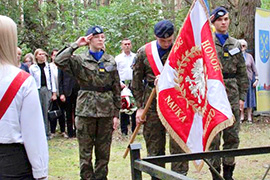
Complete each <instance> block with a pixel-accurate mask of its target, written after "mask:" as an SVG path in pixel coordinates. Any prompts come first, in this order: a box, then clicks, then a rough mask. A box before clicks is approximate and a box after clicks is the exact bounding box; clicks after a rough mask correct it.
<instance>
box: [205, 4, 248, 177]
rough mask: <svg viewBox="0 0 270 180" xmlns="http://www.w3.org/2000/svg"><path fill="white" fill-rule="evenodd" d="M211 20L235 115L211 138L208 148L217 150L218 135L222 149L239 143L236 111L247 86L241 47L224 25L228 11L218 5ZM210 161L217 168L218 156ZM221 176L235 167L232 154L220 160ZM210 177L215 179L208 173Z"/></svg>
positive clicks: (229, 173) (239, 106)
mask: <svg viewBox="0 0 270 180" xmlns="http://www.w3.org/2000/svg"><path fill="white" fill-rule="evenodd" d="M211 22H212V23H213V25H214V26H215V29H216V33H215V35H216V38H215V44H216V50H217V54H218V57H219V59H220V62H221V66H222V73H223V79H224V83H225V86H226V92H227V94H228V99H229V101H230V104H231V107H232V112H233V114H234V116H235V120H236V121H235V122H234V124H233V125H232V126H231V127H229V128H226V129H225V130H223V131H222V132H221V133H219V134H218V135H217V136H216V137H215V139H214V140H213V142H212V144H211V147H210V149H211V150H218V149H219V146H220V138H221V135H222V137H223V140H224V144H223V149H237V148H238V146H239V141H240V140H239V129H240V119H239V117H240V116H239V110H240V109H243V108H244V100H245V97H246V90H247V88H248V77H247V72H246V65H245V61H244V58H243V56H242V53H241V46H240V43H239V42H238V40H237V39H235V38H233V37H231V36H229V34H228V27H229V24H230V19H229V13H228V11H227V10H226V9H225V8H223V7H218V8H216V9H215V10H213V12H212V14H211ZM211 163H212V164H213V166H214V167H215V168H216V169H217V171H218V172H220V171H221V159H220V158H214V159H211ZM222 163H223V177H224V178H225V180H232V179H233V177H232V176H233V171H234V168H235V160H234V157H226V158H223V159H222ZM212 175H213V179H218V177H216V175H215V174H214V173H213V172H212Z"/></svg>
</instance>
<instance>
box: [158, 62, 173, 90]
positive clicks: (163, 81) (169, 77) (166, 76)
mask: <svg viewBox="0 0 270 180" xmlns="http://www.w3.org/2000/svg"><path fill="white" fill-rule="evenodd" d="M169 62H170V60H169V59H168V60H167V61H166V63H165V65H164V70H163V71H164V72H166V73H161V74H160V76H159V78H158V91H159V92H160V91H163V90H164V89H169V88H173V87H174V86H175V85H176V83H175V82H174V79H173V78H174V77H175V75H174V74H175V73H176V71H175V70H174V69H173V68H172V67H171V66H170V64H169Z"/></svg>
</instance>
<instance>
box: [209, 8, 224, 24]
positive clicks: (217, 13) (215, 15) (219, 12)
mask: <svg viewBox="0 0 270 180" xmlns="http://www.w3.org/2000/svg"><path fill="white" fill-rule="evenodd" d="M227 13H228V11H227V9H225V8H224V7H222V6H219V7H217V8H216V9H214V10H213V11H212V13H211V16H212V15H213V19H212V20H211V22H212V23H214V22H215V21H216V20H217V19H218V18H219V17H222V16H224V15H225V14H227Z"/></svg>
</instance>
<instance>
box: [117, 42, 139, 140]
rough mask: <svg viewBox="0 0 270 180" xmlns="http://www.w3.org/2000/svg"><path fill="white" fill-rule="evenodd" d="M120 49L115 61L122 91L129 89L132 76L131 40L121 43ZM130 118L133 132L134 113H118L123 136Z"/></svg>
mask: <svg viewBox="0 0 270 180" xmlns="http://www.w3.org/2000/svg"><path fill="white" fill-rule="evenodd" d="M121 49H122V53H121V54H119V55H118V56H116V57H115V61H116V64H117V70H118V73H119V76H120V81H121V82H120V83H121V88H122V89H123V88H125V87H128V88H130V83H131V80H132V74H133V71H132V67H131V66H132V63H133V60H134V57H135V55H136V54H135V53H133V52H131V49H132V44H131V40H130V39H128V38H125V39H123V40H122V41H121ZM130 118H131V121H132V127H131V130H132V132H133V131H134V130H135V128H136V111H135V112H133V113H132V114H131V115H129V114H127V113H125V112H121V113H120V123H121V132H122V134H124V135H127V134H128V124H129V122H130Z"/></svg>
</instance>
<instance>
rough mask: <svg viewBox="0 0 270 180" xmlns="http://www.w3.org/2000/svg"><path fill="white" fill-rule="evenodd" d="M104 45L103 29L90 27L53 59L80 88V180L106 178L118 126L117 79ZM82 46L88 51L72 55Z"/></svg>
mask: <svg viewBox="0 0 270 180" xmlns="http://www.w3.org/2000/svg"><path fill="white" fill-rule="evenodd" d="M104 43H105V34H104V32H103V29H102V28H101V27H100V26H93V27H91V28H89V29H88V31H87V33H86V36H83V37H80V38H79V39H78V40H77V41H76V42H74V43H71V44H70V45H68V46H66V47H65V48H64V49H62V50H61V51H60V52H59V53H58V54H57V56H56V58H55V64H56V65H57V66H58V67H59V68H60V69H62V70H63V71H65V72H67V73H69V74H70V75H72V76H73V77H75V78H76V80H77V81H78V83H79V85H80V91H79V93H78V98H77V104H76V119H75V121H76V128H77V134H76V136H77V138H78V142H79V153H80V176H81V179H83V180H86V179H95V180H101V179H102V180H105V179H107V175H108V163H109V157H110V147H111V141H112V133H113V129H116V128H117V126H118V123H119V119H118V116H119V110H120V101H121V98H120V91H121V86H120V79H119V75H118V71H117V69H116V63H115V60H114V58H113V56H111V55H109V54H107V53H106V52H105V51H104V49H103V48H104ZM82 46H88V48H89V49H88V51H86V52H85V53H82V54H78V55H75V54H74V53H73V52H74V51H75V50H76V49H77V48H79V47H82ZM93 148H94V149H95V156H96V158H95V166H94V167H93V164H92V152H93Z"/></svg>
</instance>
